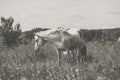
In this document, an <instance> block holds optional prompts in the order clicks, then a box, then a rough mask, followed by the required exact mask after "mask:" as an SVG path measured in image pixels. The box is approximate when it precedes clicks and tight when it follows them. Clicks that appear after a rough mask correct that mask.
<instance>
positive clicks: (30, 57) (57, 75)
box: [0, 42, 120, 80]
mask: <svg viewBox="0 0 120 80" xmlns="http://www.w3.org/2000/svg"><path fill="white" fill-rule="evenodd" d="M86 45H87V51H88V53H87V60H86V62H85V63H80V64H78V65H76V64H75V62H74V61H73V59H72V57H71V58H68V56H67V55H62V60H61V62H62V65H61V66H60V67H59V66H58V64H57V57H56V54H55V50H54V49H52V45H50V44H49V43H48V44H47V45H45V46H44V47H43V48H42V53H38V54H36V55H35V54H34V50H33V44H32V43H30V44H29V45H21V46H19V47H16V48H14V49H2V48H1V49H0V80H120V43H111V42H107V43H105V44H102V43H95V42H88V43H86Z"/></svg>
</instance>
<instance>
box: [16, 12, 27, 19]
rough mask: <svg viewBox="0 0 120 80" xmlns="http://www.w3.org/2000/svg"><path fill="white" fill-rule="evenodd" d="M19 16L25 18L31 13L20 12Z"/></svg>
mask: <svg viewBox="0 0 120 80" xmlns="http://www.w3.org/2000/svg"><path fill="white" fill-rule="evenodd" d="M18 16H19V17H22V18H24V17H28V16H29V15H28V14H26V13H20V14H18Z"/></svg>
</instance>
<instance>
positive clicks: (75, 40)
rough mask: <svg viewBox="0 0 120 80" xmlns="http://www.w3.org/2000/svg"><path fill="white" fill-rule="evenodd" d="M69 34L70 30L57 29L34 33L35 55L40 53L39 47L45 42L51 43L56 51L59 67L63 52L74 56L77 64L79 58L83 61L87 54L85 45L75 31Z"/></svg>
mask: <svg viewBox="0 0 120 80" xmlns="http://www.w3.org/2000/svg"><path fill="white" fill-rule="evenodd" d="M71 32H72V28H68V29H64V28H57V29H50V30H46V31H41V32H38V33H35V36H34V39H35V48H34V49H35V53H37V52H39V51H41V47H42V46H43V45H45V44H46V43H47V42H51V43H52V44H53V45H54V49H55V50H56V53H57V57H58V63H59V65H60V59H61V54H62V52H63V51H66V52H67V53H68V54H70V53H71V54H73V56H75V55H76V58H77V63H79V61H80V57H81V59H82V61H84V59H85V56H86V53H87V51H86V50H87V49H86V45H85V43H84V41H83V40H82V39H81V38H80V36H79V33H78V31H77V30H76V31H75V30H74V32H75V33H74V32H72V33H71Z"/></svg>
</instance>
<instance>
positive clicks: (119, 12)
mask: <svg viewBox="0 0 120 80" xmlns="http://www.w3.org/2000/svg"><path fill="white" fill-rule="evenodd" d="M109 14H116V15H120V10H119V9H117V10H113V11H110V12H109Z"/></svg>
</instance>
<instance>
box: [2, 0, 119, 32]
mask: <svg viewBox="0 0 120 80" xmlns="http://www.w3.org/2000/svg"><path fill="white" fill-rule="evenodd" d="M1 16H3V17H5V18H8V17H9V16H12V17H13V18H14V20H15V22H14V24H16V23H18V22H19V23H20V24H21V27H22V29H23V30H30V29H33V28H36V27H42V28H46V27H50V28H54V27H77V28H83V29H95V28H116V27H120V0H0V17H1Z"/></svg>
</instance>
